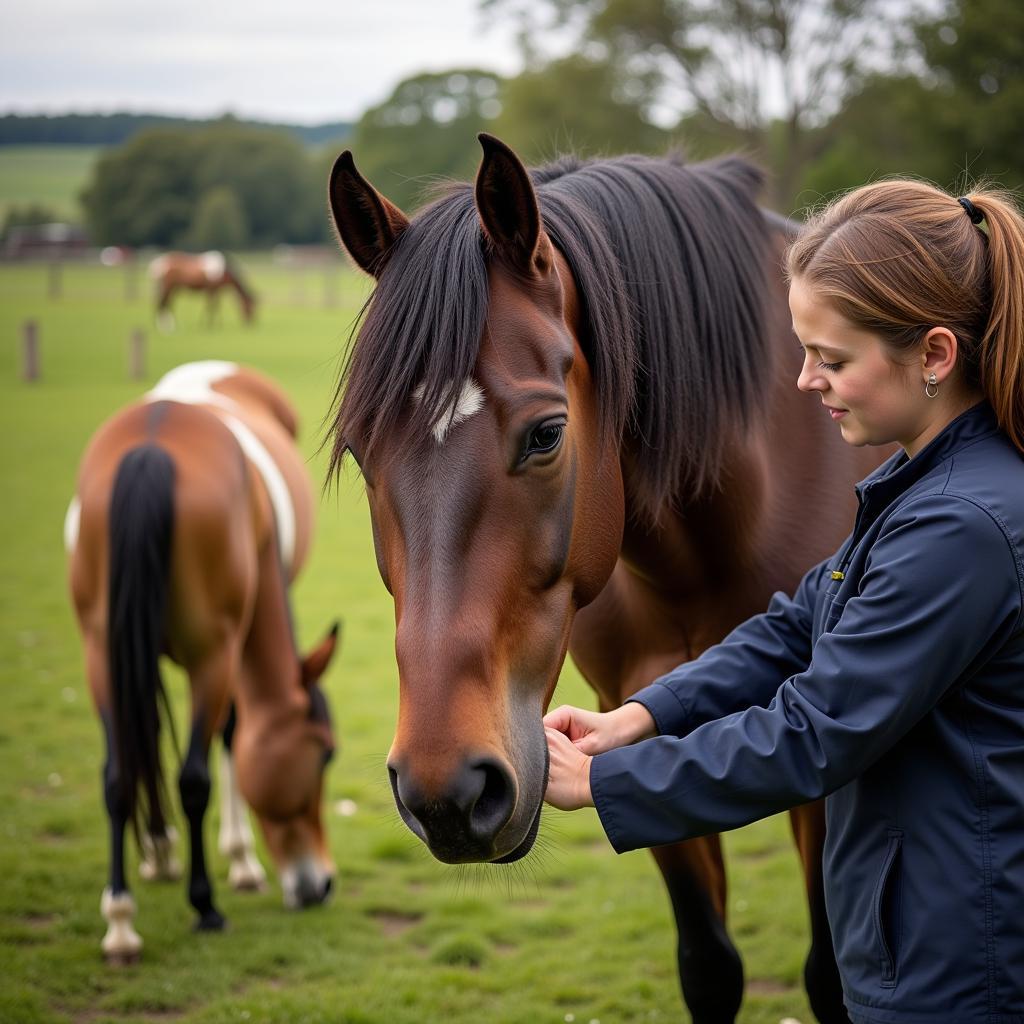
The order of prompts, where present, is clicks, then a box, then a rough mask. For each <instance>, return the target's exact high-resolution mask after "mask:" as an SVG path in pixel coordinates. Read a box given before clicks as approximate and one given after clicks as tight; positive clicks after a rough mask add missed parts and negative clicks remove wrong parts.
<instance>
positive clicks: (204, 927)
mask: <svg viewBox="0 0 1024 1024" xmlns="http://www.w3.org/2000/svg"><path fill="white" fill-rule="evenodd" d="M227 923H228V922H227V918H225V917H224V916H223V915H222V914H218V913H217V911H216V910H208V911H207V912H206V913H205V914H203V915H201V916H200V918H199V920H198V921H196V926H195V930H196V931H197V932H222V931H224V929H225V928H226V927H227Z"/></svg>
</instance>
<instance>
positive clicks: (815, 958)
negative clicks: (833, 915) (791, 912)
mask: <svg viewBox="0 0 1024 1024" xmlns="http://www.w3.org/2000/svg"><path fill="white" fill-rule="evenodd" d="M789 820H790V824H791V826H792V828H793V837H794V839H795V840H796V847H797V850H798V851H799V853H800V863H801V865H802V866H803V871H804V881H805V883H806V885H807V905H808V908H809V909H810V918H811V948H810V950H809V951H808V954H807V960H806V961H805V963H804V986H805V987H806V989H807V998H808V1000H809V1001H810V1004H811V1009H812V1010H813V1011H814V1015H815V1017H817V1018H818V1020H819V1021H820V1022H821V1024H850V1018H849V1015H848V1014H847V1012H846V1008H845V1007H844V1006H843V987H842V983H841V982H840V980H839V968H838V966H837V965H836V954H835V949H834V947H833V945H832V930H831V928H830V927H829V923H828V918H827V917H826V915H825V887H824V883H823V880H822V869H821V851H822V847H823V846H824V844H825V808H824V804H823V803H822V802H821V801H820V800H819V801H816V802H815V803H812V804H804V805H802V806H800V807H794V808H793V810H791V811H790V812H789Z"/></svg>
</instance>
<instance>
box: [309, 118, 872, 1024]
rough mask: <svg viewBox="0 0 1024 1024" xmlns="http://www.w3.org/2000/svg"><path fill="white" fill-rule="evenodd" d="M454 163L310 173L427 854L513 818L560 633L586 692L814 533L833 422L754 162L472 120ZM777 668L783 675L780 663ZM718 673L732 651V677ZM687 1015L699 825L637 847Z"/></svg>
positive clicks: (757, 602)
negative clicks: (557, 138)
mask: <svg viewBox="0 0 1024 1024" xmlns="http://www.w3.org/2000/svg"><path fill="white" fill-rule="evenodd" d="M480 141H481V143H482V145H483V150H484V155H483V161H482V164H481V166H480V169H479V172H478V175H477V178H476V183H475V187H474V186H470V185H458V186H453V187H451V188H450V189H449V190H448V191H447V193H446V194H443V195H442V196H441V197H440V198H438V199H437V200H436V201H435V202H434V203H433V204H431V205H430V206H428V207H427V208H426V209H424V210H423V211H422V212H420V213H419V215H418V216H417V217H416V218H415V219H414V220H412V221H409V220H408V219H407V218H406V217H405V216H404V214H403V213H402V212H401V211H400V210H398V209H397V208H396V207H395V206H394V205H392V204H391V203H390V202H389V201H388V200H387V199H385V198H384V197H383V196H381V195H380V194H379V193H377V192H376V191H375V190H374V189H373V188H372V187H371V186H370V185H369V184H368V183H367V182H366V181H365V180H364V179H363V178H362V177H361V176H360V175H359V173H358V172H357V170H356V168H355V165H354V163H353V160H352V157H351V154H349V153H348V152H346V153H343V154H342V155H341V156H340V157H339V158H338V160H337V162H336V163H335V165H334V169H333V171H332V173H331V178H330V186H329V194H330V204H331V208H332V212H333V216H334V220H335V223H336V226H337V229H338V232H339V235H340V238H341V241H342V243H343V245H344V247H345V248H346V249H347V250H348V252H349V254H350V255H351V256H352V258H353V259H354V260H355V262H356V263H357V264H358V265H359V266H360V267H362V268H363V269H364V270H366V271H368V272H369V273H371V274H372V275H374V276H375V277H376V278H377V281H378V283H377V287H376V290H375V293H374V295H373V297H372V300H371V302H370V303H369V305H368V308H367V312H366V315H365V319H364V321H363V323H362V325H361V327H360V330H359V333H358V335H357V336H356V340H355V344H354V345H353V347H352V349H351V352H350V355H349V358H348V361H347V363H346V367H345V371H344V373H343V377H342V380H341V382H340V384H339V390H338V396H337V405H336V408H335V410H334V422H333V430H334V458H333V466H332V469H334V470H336V469H337V467H338V464H339V463H340V461H341V460H342V458H343V456H344V454H345V453H346V452H350V453H351V454H352V455H353V456H354V458H355V459H356V461H357V462H358V463H359V465H360V467H361V469H362V473H363V477H364V479H365V483H366V492H367V495H368V500H369V504H370V510H371V516H372V523H373V530H374V541H375V545H376V552H377V560H378V565H379V568H380V572H381V576H382V577H383V580H384V583H385V585H386V586H387V588H388V589H389V590H390V592H391V593H392V594H393V596H394V599H395V607H396V654H397V660H398V670H399V677H400V705H399V712H398V726H397V732H396V735H395V739H394V743H393V746H392V748H391V751H390V753H389V756H388V770H389V773H390V777H391V783H392V787H393V790H394V796H395V800H396V803H397V806H398V810H399V813H400V814H401V816H402V818H403V819H404V820H405V822H406V824H407V825H408V826H409V828H410V829H411V830H412V831H413V832H415V833H416V835H417V836H419V837H420V838H421V839H422V840H423V841H424V842H425V843H426V844H427V846H428V847H429V848H430V850H431V852H432V853H433V854H434V855H435V856H436V857H437V858H439V859H440V860H442V861H447V862H465V861H486V862H491V863H508V862H510V861H514V860H516V859H518V858H520V857H523V856H524V855H525V854H526V853H527V852H528V851H529V850H530V849H531V847H532V846H533V843H534V840H535V838H536V836H537V831H538V828H539V824H540V813H541V805H542V798H543V795H544V788H545V777H546V768H547V765H546V745H545V740H544V731H543V728H542V725H541V717H542V715H543V713H544V710H545V709H546V707H547V706H548V703H549V701H550V699H551V695H552V692H553V690H554V688H555V683H556V681H557V679H558V675H559V671H560V669H561V666H562V662H563V660H564V657H565V654H566V651H567V649H568V650H569V651H570V652H571V654H572V656H573V658H574V660H575V661H576V663H577V664H578V666H579V667H580V669H581V671H582V673H583V675H584V676H585V677H586V678H587V679H588V681H589V682H590V684H591V685H592V686H593V687H594V689H595V690H596V691H597V694H598V696H599V700H600V706H601V707H602V708H603V709H609V708H612V707H615V706H617V705H618V704H619V703H620V702H621V701H622V700H623V699H624V698H625V697H627V696H628V695H629V694H631V693H633V692H634V691H636V690H637V689H638V688H639V687H641V686H642V685H644V684H646V683H648V682H650V681H651V680H652V679H653V678H655V677H656V676H657V675H659V674H660V673H662V672H664V671H667V670H668V669H670V668H672V667H674V666H675V665H677V664H679V663H680V662H682V661H685V660H687V659H690V658H694V657H696V656H697V655H698V654H699V653H700V652H701V651H702V650H704V649H705V648H706V647H708V646H709V645H710V644H713V643H715V642H716V641H718V640H720V639H722V637H723V636H725V634H726V633H728V632H729V630H730V629H731V628H732V627H733V626H735V625H736V624H737V623H738V622H740V621H741V620H743V619H744V618H746V617H748V616H749V615H751V614H753V613H755V612H758V611H761V610H763V609H764V608H765V607H767V605H768V601H769V598H770V595H771V594H772V592H773V591H774V590H776V589H787V590H791V589H792V588H794V587H795V585H796V583H797V581H798V580H799V579H800V577H801V574H802V573H803V572H804V571H805V570H806V569H807V568H808V567H809V566H811V565H812V564H814V563H815V562H816V561H818V560H820V559H821V558H823V557H824V556H825V555H826V554H827V553H828V552H830V551H832V550H834V549H835V547H836V546H837V545H838V543H839V541H840V540H841V538H842V537H843V535H844V534H845V533H846V532H847V531H848V529H849V527H850V524H851V522H852V513H853V509H852V501H851V488H850V486H849V485H850V483H851V482H852V481H854V480H855V479H857V478H858V477H859V476H861V475H863V474H864V473H865V472H866V471H867V470H868V468H869V467H870V466H872V465H874V464H876V463H877V456H876V455H875V454H873V453H871V452H865V451H857V450H854V449H852V448H850V447H848V446H847V445H846V444H845V443H844V442H843V441H842V440H841V438H840V436H839V434H838V433H837V432H836V431H834V430H832V429H830V424H829V422H828V421H827V420H825V418H824V417H823V416H822V413H821V410H820V409H819V408H818V407H817V405H816V404H815V403H814V402H812V401H810V400H809V398H808V396H805V395H801V394H800V393H799V392H798V391H797V389H796V387H795V380H796V377H797V373H798V371H799V368H800V365H801V362H802V356H801V354H800V353H801V350H800V348H799V345H798V343H797V341H796V339H795V337H794V336H793V334H792V333H791V327H790V318H789V311H788V309H787V304H786V297H785V295H786V291H785V285H784V281H783V276H782V273H781V261H782V254H783V250H784V247H785V245H786V243H787V225H786V224H785V223H784V222H782V221H781V219H776V218H774V217H773V216H768V215H765V214H764V213H763V212H762V211H760V210H759V209H758V207H757V205H756V202H755V195H756V192H757V189H758V187H759V185H760V177H759V175H758V173H757V172H756V171H755V170H754V169H753V168H752V167H750V166H749V165H748V164H746V163H745V162H743V161H741V160H739V159H736V158H727V159H723V160H718V161H715V162H712V163H706V164H698V165H694V166H685V165H684V164H682V163H681V162H680V161H678V160H674V159H666V160H656V159H650V158H647V157H639V156H627V157H621V158H617V159H613V160H602V161H597V162H592V163H580V162H577V161H575V160H571V159H567V160H563V161H561V162H559V163H556V164H554V165H552V166H550V167H546V168H543V169H541V170H535V171H533V172H532V173H528V172H527V171H526V170H525V169H524V168H523V166H522V164H521V163H520V161H519V159H518V158H517V157H516V155H515V154H514V153H513V152H512V151H511V150H509V149H508V148H507V147H506V146H505V145H504V144H502V143H501V142H499V141H498V140H497V139H494V138H491V137H490V136H487V135H482V136H480ZM780 682H781V680H780ZM737 686H738V687H740V686H742V680H737ZM791 816H792V823H793V829H794V832H795V835H796V841H797V845H798V848H799V851H800V855H801V859H802V862H803V868H804V873H805V877H806V885H807V894H808V898H809V901H810V910H811V928H812V946H811V952H810V956H809V958H808V961H807V965H806V969H805V979H806V983H807V987H808V992H809V995H810V999H811V1002H812V1006H813V1008H814V1011H815V1013H816V1014H817V1015H818V1017H819V1019H820V1020H821V1021H824V1022H828V1024H831V1022H837V1021H844V1022H845V1021H846V1020H847V1016H846V1013H845V1010H844V1009H843V1005H842V999H841V992H840V985H839V979H838V972H837V970H836V966H835V958H834V954H833V950H832V941H831V935H830V932H829V929H828V923H827V920H826V916H825V908H824V903H823V892H822V882H821V850H822V843H823V837H824V817H823V811H822V807H821V806H820V805H818V804H814V805H809V806H805V807H800V808H796V809H794V810H793V811H792V812H791ZM654 856H655V859H656V861H657V863H658V866H659V868H660V869H661V872H662V874H663V876H664V879H665V884H666V886H667V888H668V893H669V896H670V898H671V901H672V907H673V910H674V912H675V918H676V924H677V927H678V932H679V946H678V966H679V975H680V980H681V983H682V989H683V994H684V997H685V1000H686V1002H687V1004H688V1006H689V1008H690V1010H691V1012H692V1014H693V1019H694V1021H695V1022H697V1024H709V1022H714V1024H721V1022H723V1021H732V1020H733V1019H734V1018H735V1014H736V1012H737V1010H738V1007H739V1005H740V1000H741V997H742V988H743V970H742V965H741V962H740V958H739V956H738V954H737V952H736V949H735V948H734V946H733V944H732V942H731V941H730V939H729V937H728V935H727V933H726V928H725V907H726V890H725V873H724V866H723V859H722V852H721V848H720V844H719V839H718V837H716V836H709V837H706V838H702V839H697V840H694V841H691V842H687V843H684V844H680V845H676V846H669V847H663V848H661V849H657V850H655V851H654Z"/></svg>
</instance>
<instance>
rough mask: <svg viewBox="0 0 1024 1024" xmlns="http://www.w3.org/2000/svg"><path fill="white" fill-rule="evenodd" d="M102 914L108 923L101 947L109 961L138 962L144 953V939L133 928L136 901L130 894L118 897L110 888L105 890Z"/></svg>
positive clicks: (123, 893) (102, 900)
mask: <svg viewBox="0 0 1024 1024" xmlns="http://www.w3.org/2000/svg"><path fill="white" fill-rule="evenodd" d="M100 912H101V913H102V914H103V916H104V918H105V919H106V922H107V934H106V935H104V936H103V942H102V943H101V944H100V947H101V948H102V950H103V955H104V956H105V957H106V958H107V959H108V960H113V961H122V962H126V963H127V962H130V961H132V960H137V959H138V958H139V954H140V953H141V952H142V939H141V938H140V936H139V933H138V932H137V931H136V930H135V929H134V928H133V927H132V918H133V917H135V900H133V899H132V894H131V893H130V892H122V893H118V894H117V895H116V896H115V895H114V894H113V893H112V892H111V891H110V889H109V888H106V889H104V890H103V897H102V898H101V899H100Z"/></svg>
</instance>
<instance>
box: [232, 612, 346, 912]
mask: <svg viewBox="0 0 1024 1024" xmlns="http://www.w3.org/2000/svg"><path fill="white" fill-rule="evenodd" d="M338 630H339V626H338V624H337V623H336V624H335V625H334V626H333V627H332V628H331V629H330V630H329V631H328V633H327V635H326V636H325V637H324V639H323V640H322V641H321V642H320V644H318V645H317V647H316V648H314V650H313V651H311V652H310V653H309V654H308V655H306V656H305V657H304V658H302V659H301V660H298V661H297V663H296V664H295V673H296V678H297V680H298V682H299V683H301V686H298V685H296V686H295V687H294V688H293V691H292V692H294V693H295V698H294V700H293V701H292V705H291V707H290V708H289V709H288V712H287V713H281V712H279V711H278V712H276V713H275V714H274V715H273V717H272V719H271V718H265V717H264V716H263V715H261V714H260V713H259V711H258V709H257V710H256V711H255V712H254V713H252V714H251V715H249V716H240V717H239V722H238V731H237V733H236V736H235V740H234V753H235V759H236V764H237V772H238V785H239V789H240V790H241V792H242V795H243V796H244V797H245V799H246V801H247V802H248V803H249V805H250V807H251V808H252V810H253V813H254V814H255V815H256V819H257V821H258V822H259V826H260V830H261V831H262V833H263V837H264V840H265V841H266V844H267V849H268V851H269V852H270V855H271V857H272V858H273V860H274V863H275V865H276V867H277V871H278V875H279V877H280V879H281V889H282V892H283V894H284V901H285V904H286V905H287V906H289V907H295V908H298V907H305V906H309V905H310V904H315V903H323V902H324V901H325V900H326V899H327V897H328V895H329V894H330V892H331V886H332V883H333V878H334V873H335V869H334V863H333V861H332V860H331V856H330V852H329V850H328V847H327V839H326V835H325V831H324V824H323V820H322V818H321V811H320V808H321V804H322V802H323V781H324V772H325V770H326V768H327V765H328V763H329V762H330V760H331V758H332V756H333V755H334V750H335V742H334V734H333V731H332V728H331V717H330V710H329V708H328V705H327V698H326V696H325V694H324V692H323V690H322V689H321V688H320V685H319V679H320V677H321V676H322V675H323V673H324V671H325V670H326V668H327V666H328V664H329V663H330V660H331V658H332V657H333V655H334V652H335V649H336V647H337V643H338Z"/></svg>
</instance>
